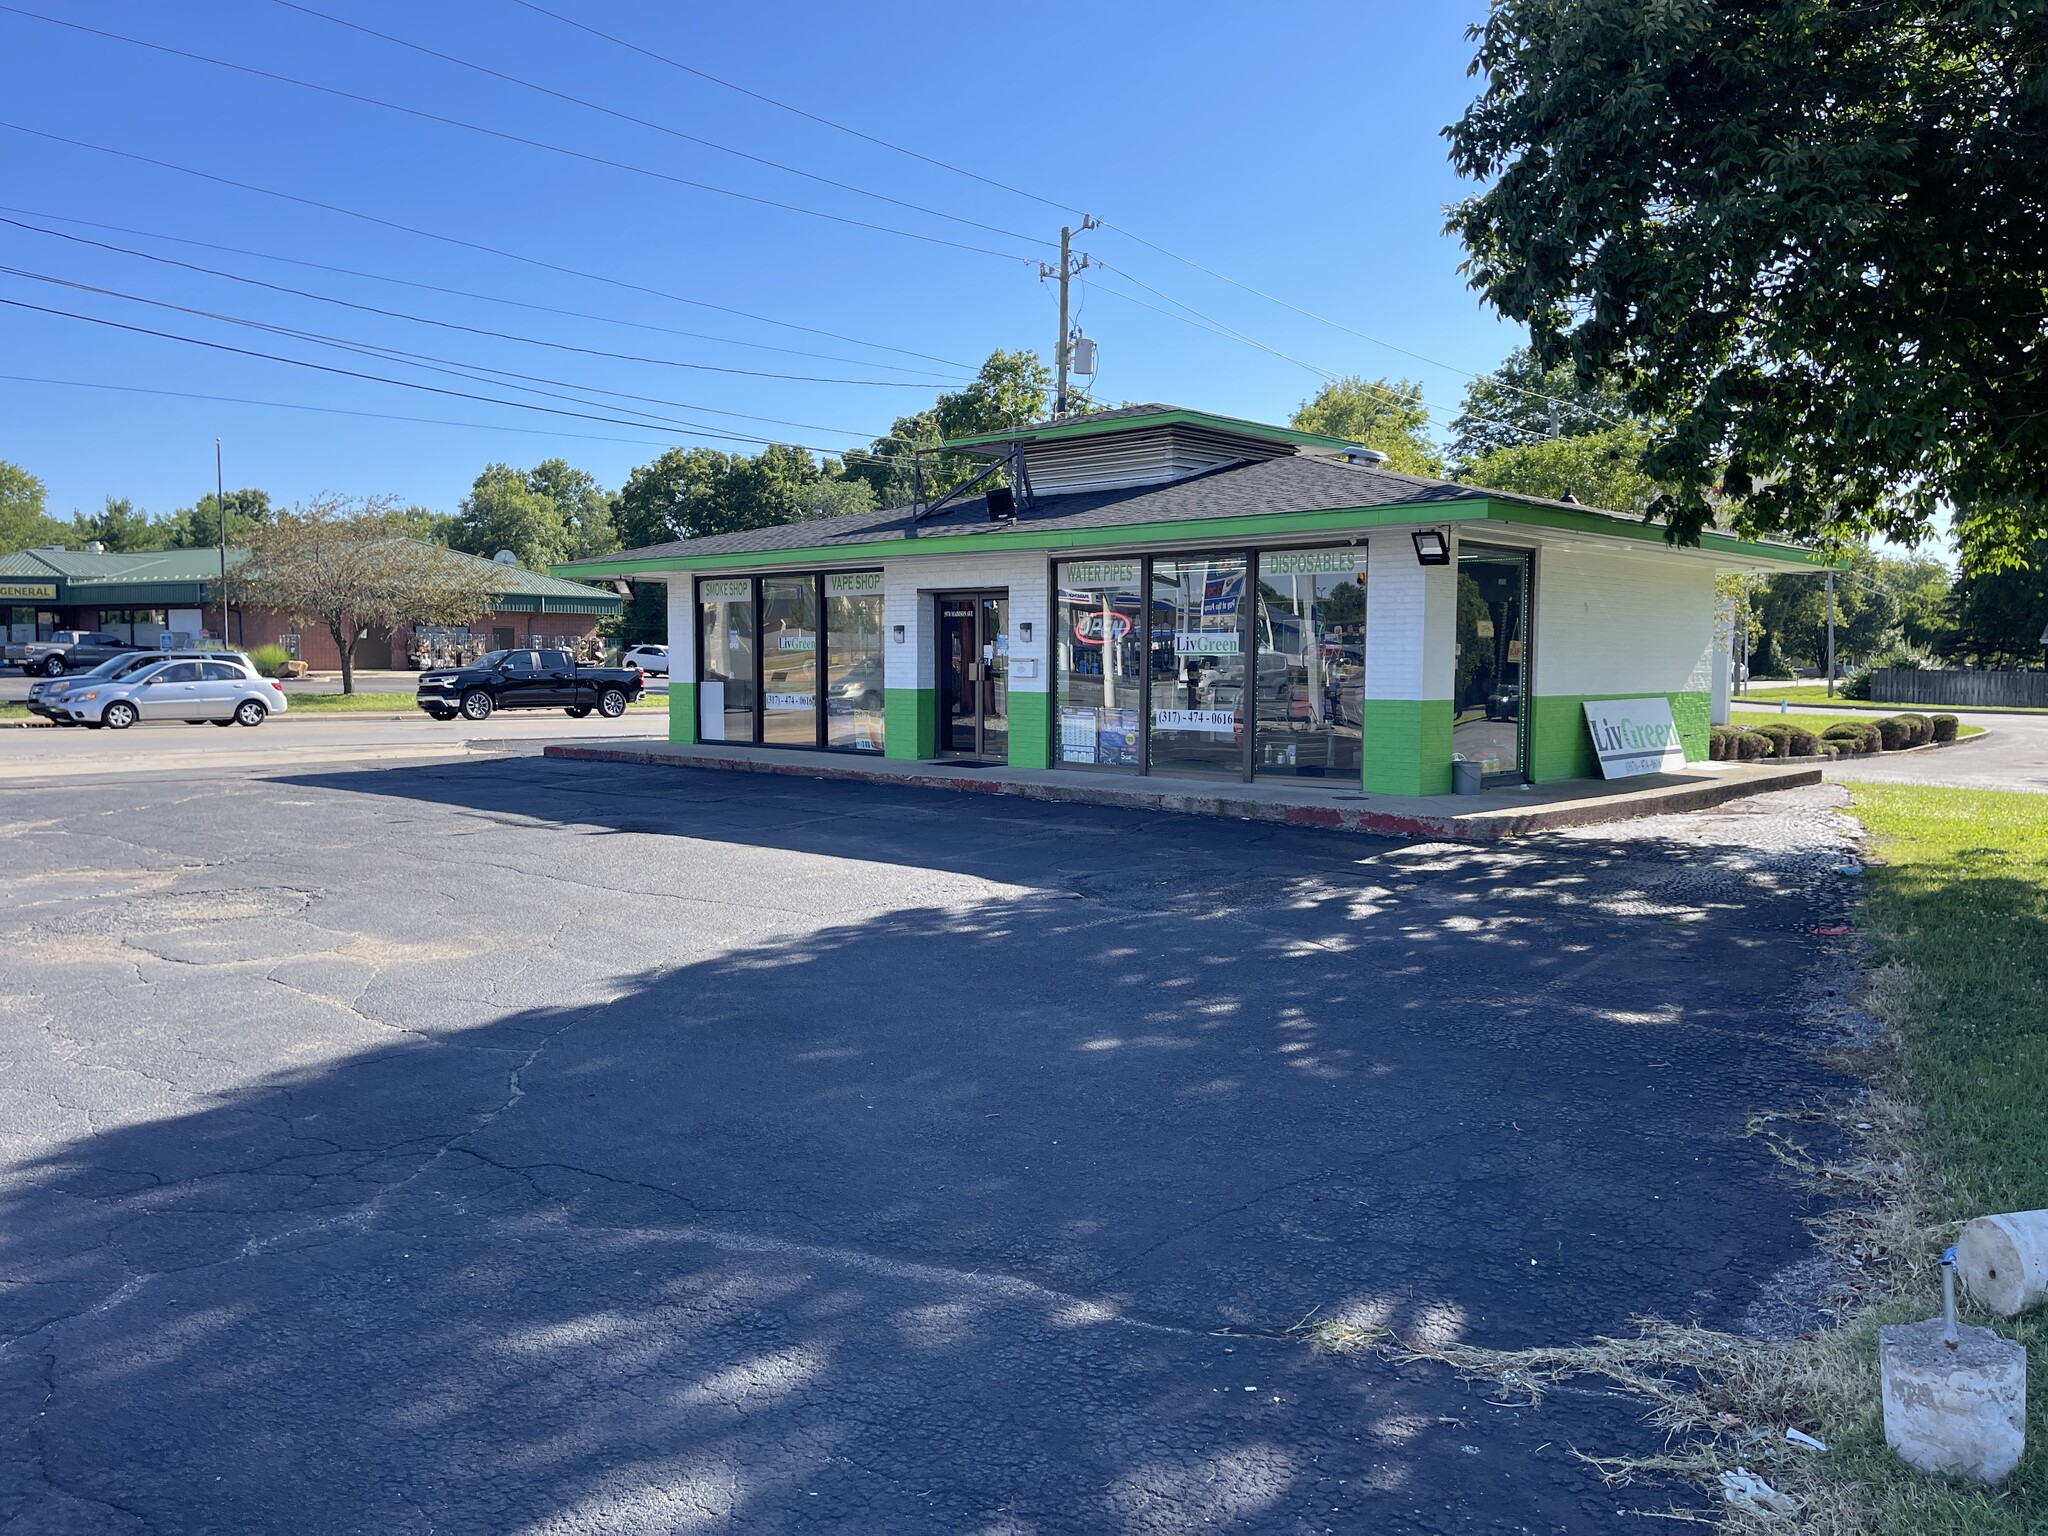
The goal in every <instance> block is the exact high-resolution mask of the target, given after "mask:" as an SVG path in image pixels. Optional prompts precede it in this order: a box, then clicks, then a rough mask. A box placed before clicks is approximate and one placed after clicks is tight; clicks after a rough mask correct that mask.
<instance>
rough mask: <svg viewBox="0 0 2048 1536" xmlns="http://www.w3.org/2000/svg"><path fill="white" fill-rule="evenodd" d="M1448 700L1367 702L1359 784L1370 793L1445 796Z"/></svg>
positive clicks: (1448, 758) (1448, 782) (1448, 754)
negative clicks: (1361, 777) (1362, 784)
mask: <svg viewBox="0 0 2048 1536" xmlns="http://www.w3.org/2000/svg"><path fill="white" fill-rule="evenodd" d="M1451 715H1452V711H1451V701H1450V700H1449V699H1367V700H1366V701H1365V729H1364V732H1363V735H1364V742H1363V756H1364V765H1363V783H1364V788H1365V790H1366V792H1367V793H1368V794H1374V795H1447V794H1449V793H1450V792H1451Z"/></svg>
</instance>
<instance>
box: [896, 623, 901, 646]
mask: <svg viewBox="0 0 2048 1536" xmlns="http://www.w3.org/2000/svg"><path fill="white" fill-rule="evenodd" d="M895 633H896V643H897V644H898V645H901V644H902V643H903V626H902V625H901V624H898V625H897V626H896V630H895Z"/></svg>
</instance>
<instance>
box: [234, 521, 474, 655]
mask: <svg viewBox="0 0 2048 1536" xmlns="http://www.w3.org/2000/svg"><path fill="white" fill-rule="evenodd" d="M393 511H394V508H393V506H392V504H391V503H390V502H388V501H384V500H379V499H376V498H370V499H364V500H355V501H351V500H345V499H343V498H340V497H333V496H322V497H319V498H316V499H315V500H314V501H312V502H309V503H307V504H306V505H304V506H300V507H297V508H295V509H293V510H292V511H289V512H280V513H278V514H277V515H276V516H275V517H273V518H272V520H271V521H270V522H269V523H268V524H267V525H265V526H262V527H259V528H257V529H255V530H254V531H253V532H252V533H251V535H250V539H249V557H248V559H247V560H246V561H244V562H243V563H242V564H241V565H240V566H238V567H236V568H235V569H233V570H231V571H230V572H229V573H228V586H229V592H230V595H231V596H232V597H233V598H234V600H235V601H236V602H239V603H246V604H250V605H253V606H256V607H262V608H272V609H275V610H277V611H278V612H280V613H284V614H286V615H288V616H290V617H291V618H292V619H293V620H294V621H295V622H297V623H300V624H318V625H320V626H321V627H323V628H324V629H325V630H326V631H327V633H328V635H329V636H330V637H332V639H333V641H334V645H335V649H336V650H337V651H338V652H339V653H340V655H341V691H342V692H343V693H353V692H355V654H356V645H357V642H358V641H359V640H360V639H361V637H362V634H363V632H364V631H365V630H369V629H389V628H391V627H392V626H394V625H398V624H450V625H454V624H467V623H469V622H470V620H472V619H475V618H479V617H481V616H482V615H483V614H486V613H489V612H490V611H491V609H492V608H493V607H494V606H495V598H494V596H493V593H492V590H491V581H492V573H491V568H490V566H489V565H487V564H484V563H481V562H479V561H475V560H465V559H463V558H461V557H460V556H459V555H455V554H452V553H450V552H449V551H448V550H445V549H441V548H439V547H437V546H435V545H431V544H422V543H419V542H417V541H416V540H413V539H408V538H405V537H402V536H401V535H398V534H396V533H394V532H393V531H392V526H391V521H390V515H391V513H392V512H393Z"/></svg>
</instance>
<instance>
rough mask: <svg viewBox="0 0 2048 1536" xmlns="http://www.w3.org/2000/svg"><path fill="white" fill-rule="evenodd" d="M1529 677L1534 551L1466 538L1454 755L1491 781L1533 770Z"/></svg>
mask: <svg viewBox="0 0 2048 1536" xmlns="http://www.w3.org/2000/svg"><path fill="white" fill-rule="evenodd" d="M1528 683H1529V555H1528V553H1527V551H1525V550H1519V549H1486V548H1482V547H1479V546H1476V545H1461V546H1460V548H1459V550H1458V653H1457V675H1456V693H1455V698H1454V703H1455V708H1456V714H1455V717H1454V719H1453V722H1452V725H1451V755H1452V756H1453V757H1454V758H1458V759H1462V760H1463V761H1465V762H1477V763H1479V764H1480V765H1481V773H1482V774H1483V775H1484V778H1485V780H1486V782H1489V783H1501V784H1512V783H1519V782H1520V781H1522V780H1523V779H1526V778H1527V777H1528V776H1529V772H1528V770H1529V741H1528V732H1529V700H1528Z"/></svg>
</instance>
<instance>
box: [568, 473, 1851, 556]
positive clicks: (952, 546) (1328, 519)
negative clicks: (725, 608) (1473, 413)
mask: <svg viewBox="0 0 2048 1536" xmlns="http://www.w3.org/2000/svg"><path fill="white" fill-rule="evenodd" d="M1488 522H1494V523H1503V524H1509V525H1517V524H1519V525H1525V526H1528V527H1532V528H1550V529H1556V530H1560V531H1569V532H1574V533H1590V534H1598V535H1603V536H1605V537H1608V538H1616V539H1626V540H1629V541H1630V542H1632V543H1655V544H1663V543H1664V542H1665V540H1664V530H1663V529H1661V528H1659V527H1657V526H1656V525H1654V524H1649V523H1642V522H1638V521H1636V520H1634V519H1632V518H1624V517H1612V516H1607V515H1603V514H1602V513H1599V512H1575V511H1572V510H1571V509H1570V508H1568V507H1542V506H1532V505H1529V504H1526V503H1523V502H1518V501H1508V500H1503V499H1500V498H1498V497H1490V496H1487V495H1485V494H1484V493H1482V492H1476V491H1475V492H1474V493H1473V495H1472V496H1471V497H1470V498H1469V499H1466V500H1461V501H1442V502H1426V503H1424V502H1401V503H1397V504H1396V505H1393V506H1380V507H1338V508H1334V509H1331V510H1327V511H1320V512H1262V513H1256V514H1249V515H1246V516H1243V517H1210V518H1195V519H1190V520H1188V521H1186V522H1163V523H1118V524H1115V525H1113V526H1109V527H1102V528H1068V529H1060V528H1044V527H1037V526H1033V525H1031V524H1028V523H1027V524H1023V525H1021V526H1019V527H1016V528H1007V529H1002V530H999V531H996V532H990V533H928V534H926V535H924V536H923V537H921V538H915V539H911V538H905V537H904V536H903V535H901V534H892V535H891V536H889V537H887V538H880V539H865V540H862V541H860V542H858V543H851V542H850V543H846V544H823V545H815V544H814V545H807V546H805V547H803V548H801V549H759V550H735V551H728V552H727V553H725V554H715V555H661V556H655V557H649V558H646V559H638V560H629V559H621V560H606V561H601V562H590V563H587V564H574V565H558V566H556V567H555V570H556V571H557V572H559V573H561V574H562V575H564V576H579V577H610V576H634V575H641V574H644V573H646V572H649V571H722V570H747V569H753V568H756V567H763V568H789V567H794V568H797V569H817V568H818V567H820V566H834V567H836V566H842V565H863V564H872V563H873V562H874V561H876V560H887V559H899V560H900V559H913V558H917V557H919V556H924V555H970V554H988V553H993V552H998V551H1014V550H1045V551H1054V550H1061V551H1064V550H1076V551H1079V550H1087V549H1096V548H1100V547H1104V546H1110V547H1115V546H1123V547H1126V548H1135V547H1138V546H1148V547H1149V546H1155V545H1156V546H1159V547H1161V548H1171V547H1172V546H1173V545H1175V544H1176V543H1190V542H1195V541H1202V542H1207V541H1209V540H1214V539H1244V540H1246V541H1248V542H1257V541H1259V540H1262V539H1267V538H1281V539H1291V538H1298V537H1301V536H1303V535H1307V534H1318V533H1332V532H1354V533H1355V532H1364V531H1365V530H1367V529H1372V528H1386V527H1405V526H1422V527H1426V526H1429V525H1431V524H1437V523H1459V524H1466V525H1470V524H1474V523H1478V524H1484V523H1488ZM1476 536H1477V535H1476ZM1700 548H1701V549H1702V550H1703V551H1705V552H1706V553H1708V554H1724V555H1737V556H1741V557H1742V558H1744V559H1751V560H1761V561H1766V562H1769V563H1771V564H1773V565H1777V566H1781V567H1787V568H1799V569H1806V568H1813V569H1818V568H1820V567H1821V566H1823V565H1824V564H1825V563H1826V562H1825V560H1824V559H1823V558H1822V557H1821V556H1819V555H1817V554H1815V553H1813V552H1811V551H1808V550H1802V549H1794V548H1792V547H1791V546H1789V545H1779V544H1758V543H1754V542H1751V541H1748V540H1744V539H1736V538H1731V537H1729V536H1728V535H1727V534H1721V533H1709V534H1705V535H1703V536H1702V537H1701V540H1700Z"/></svg>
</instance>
